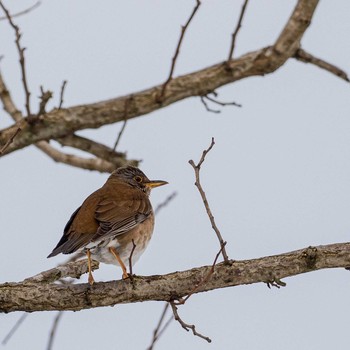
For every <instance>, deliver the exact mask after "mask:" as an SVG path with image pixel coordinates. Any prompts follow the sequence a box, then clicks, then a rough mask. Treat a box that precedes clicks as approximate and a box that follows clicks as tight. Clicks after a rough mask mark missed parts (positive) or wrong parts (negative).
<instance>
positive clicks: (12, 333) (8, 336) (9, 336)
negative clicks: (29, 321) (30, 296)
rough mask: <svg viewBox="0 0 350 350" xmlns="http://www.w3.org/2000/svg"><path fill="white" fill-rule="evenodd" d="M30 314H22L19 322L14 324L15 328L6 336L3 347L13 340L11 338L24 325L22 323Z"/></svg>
mask: <svg viewBox="0 0 350 350" xmlns="http://www.w3.org/2000/svg"><path fill="white" fill-rule="evenodd" d="M27 316H28V314H27V313H26V312H25V313H23V314H22V316H21V317H20V318H19V319H18V320H17V322H16V323H15V324H14V326H13V327H12V328H11V329H10V331H9V332H8V333H7V334H6V337H5V338H4V339H3V341H2V342H1V344H2V345H6V344H7V342H8V341H9V340H10V339H11V337H12V336H13V335H14V334H15V332H16V331H17V329H18V328H19V326H20V325H21V324H22V322H23V321H24V320H25V319H26V318H27Z"/></svg>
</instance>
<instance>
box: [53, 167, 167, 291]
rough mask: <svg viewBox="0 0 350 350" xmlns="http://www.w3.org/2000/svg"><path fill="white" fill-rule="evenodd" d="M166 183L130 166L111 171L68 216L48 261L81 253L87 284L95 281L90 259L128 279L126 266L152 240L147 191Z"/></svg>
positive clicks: (136, 257)
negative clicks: (118, 269)
mask: <svg viewBox="0 0 350 350" xmlns="http://www.w3.org/2000/svg"><path fill="white" fill-rule="evenodd" d="M166 184H168V182H167V181H163V180H149V179H148V177H147V176H146V175H145V174H144V173H143V172H142V171H141V170H140V169H139V168H136V167H133V166H126V167H121V168H118V169H116V170H114V171H113V172H112V173H111V175H110V176H109V178H108V179H107V181H106V182H105V184H104V185H103V186H102V187H101V188H100V189H98V190H97V191H95V192H93V193H92V194H91V195H90V196H88V197H87V198H86V199H85V201H84V202H83V204H82V205H81V206H80V207H79V208H78V209H77V210H76V211H75V212H74V213H73V214H72V216H71V217H70V219H69V221H68V222H67V224H66V226H65V228H64V230H63V235H62V237H61V239H60V241H59V242H58V243H57V245H56V247H55V248H54V249H53V250H52V252H51V253H50V254H49V255H48V258H51V257H53V256H56V255H57V254H60V253H63V254H72V253H74V252H79V253H85V254H86V256H87V263H88V272H89V277H88V282H89V283H90V285H92V284H93V283H94V282H95V280H94V278H93V275H92V269H91V259H94V260H97V261H99V262H103V263H106V264H114V265H119V266H120V267H121V268H122V271H123V275H122V277H123V279H126V278H128V277H129V275H128V272H127V268H126V266H128V265H129V264H130V266H131V265H133V264H134V263H135V262H136V261H137V260H138V259H139V257H140V256H141V254H142V253H143V252H144V250H145V249H146V247H147V245H148V243H149V241H150V239H151V237H152V233H153V228H154V213H153V209H152V205H151V202H150V200H149V195H150V192H151V189H153V188H155V187H159V186H163V185H166Z"/></svg>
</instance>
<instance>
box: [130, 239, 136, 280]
mask: <svg viewBox="0 0 350 350" xmlns="http://www.w3.org/2000/svg"><path fill="white" fill-rule="evenodd" d="M131 242H132V249H131V252H130V256H129V272H130V276H131V278H132V256H133V255H134V251H135V248H136V244H135V242H134V240H133V239H132V240H131Z"/></svg>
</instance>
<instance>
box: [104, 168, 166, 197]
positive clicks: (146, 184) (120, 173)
mask: <svg viewBox="0 0 350 350" xmlns="http://www.w3.org/2000/svg"><path fill="white" fill-rule="evenodd" d="M110 178H118V179H120V180H122V181H125V182H127V183H128V184H129V185H131V186H133V187H137V188H139V189H141V190H142V191H143V192H145V193H147V194H149V193H150V192H151V189H152V188H155V187H158V186H163V185H166V184H167V183H168V182H166V181H163V180H150V179H149V178H148V177H147V176H146V175H145V174H144V173H143V172H142V171H141V170H140V169H139V168H136V167H133V166H127V167H122V168H118V169H117V170H114V171H113V173H112V174H111V176H110Z"/></svg>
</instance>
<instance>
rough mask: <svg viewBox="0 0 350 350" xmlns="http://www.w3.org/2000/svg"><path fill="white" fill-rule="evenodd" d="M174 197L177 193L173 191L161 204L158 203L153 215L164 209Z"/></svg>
mask: <svg viewBox="0 0 350 350" xmlns="http://www.w3.org/2000/svg"><path fill="white" fill-rule="evenodd" d="M176 196H177V192H176V191H174V192H173V193H171V194H170V195H169V196H168V197H166V198H165V200H164V201H163V202H161V203H159V204H158V205H157V206H156V209H154V215H157V214H158V213H159V211H160V210H162V209H164V208H165V207H166V206H167V205H168V204H169V203H170V202H171V201H172V200H173V199H174V198H175V197H176Z"/></svg>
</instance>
